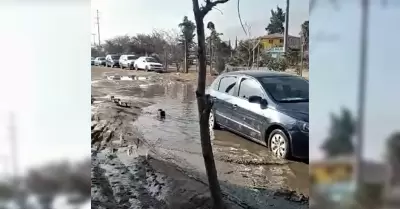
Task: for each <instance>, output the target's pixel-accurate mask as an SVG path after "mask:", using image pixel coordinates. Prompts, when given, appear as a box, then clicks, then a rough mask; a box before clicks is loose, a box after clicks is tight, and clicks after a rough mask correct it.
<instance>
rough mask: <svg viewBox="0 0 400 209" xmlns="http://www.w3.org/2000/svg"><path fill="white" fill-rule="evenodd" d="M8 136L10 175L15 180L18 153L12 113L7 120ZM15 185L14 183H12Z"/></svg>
mask: <svg viewBox="0 0 400 209" xmlns="http://www.w3.org/2000/svg"><path fill="white" fill-rule="evenodd" d="M9 132H10V133H9V134H10V145H11V163H12V175H13V177H15V179H16V178H17V176H18V165H17V164H18V163H17V162H18V157H17V156H18V153H17V139H16V133H15V132H16V130H15V116H14V113H10V118H9ZM14 183H16V181H15V182H14Z"/></svg>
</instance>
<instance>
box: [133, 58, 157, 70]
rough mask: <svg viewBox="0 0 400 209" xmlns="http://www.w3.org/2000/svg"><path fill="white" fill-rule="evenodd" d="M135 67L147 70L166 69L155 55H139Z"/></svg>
mask: <svg viewBox="0 0 400 209" xmlns="http://www.w3.org/2000/svg"><path fill="white" fill-rule="evenodd" d="M134 67H135V69H136V70H138V69H142V70H145V71H158V72H161V71H164V67H163V65H162V64H161V63H159V62H158V61H157V60H156V59H154V58H153V57H139V58H138V59H137V60H136V61H135V66H134Z"/></svg>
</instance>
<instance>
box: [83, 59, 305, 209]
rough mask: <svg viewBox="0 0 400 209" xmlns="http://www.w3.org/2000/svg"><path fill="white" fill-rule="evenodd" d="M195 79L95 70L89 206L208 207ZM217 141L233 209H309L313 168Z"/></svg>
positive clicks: (225, 139)
mask: <svg viewBox="0 0 400 209" xmlns="http://www.w3.org/2000/svg"><path fill="white" fill-rule="evenodd" d="M113 76H114V77H113ZM121 76H122V77H121ZM196 77H197V75H196V73H195V72H191V73H189V74H182V73H174V72H170V73H163V74H159V73H153V72H143V71H129V70H121V69H117V68H114V69H112V68H104V67H92V99H93V103H92V139H91V140H92V142H91V143H92V171H91V172H92V208H155V209H157V208H173V209H175V208H185V209H186V208H188V209H190V208H193V209H194V208H211V199H210V195H209V193H208V186H207V179H206V177H205V170H204V165H203V159H202V154H201V147H200V139H199V132H198V119H197V109H196V108H197V106H196V102H195V96H194V91H195V86H194V83H195V82H196ZM207 80H208V82H210V81H212V77H208V78H207ZM111 96H114V97H116V98H119V99H121V101H126V102H129V104H130V106H129V107H120V106H118V105H117V104H115V103H114V102H112V101H111V100H110V97H111ZM158 109H163V110H165V112H166V115H167V116H166V118H165V119H159V118H157V110H158ZM212 137H213V149H214V154H215V159H216V166H217V171H218V177H219V179H220V182H221V188H222V190H223V194H224V199H225V202H226V204H227V205H228V208H266V207H269V208H282V209H291V208H296V209H297V208H308V164H305V163H302V162H296V161H279V160H276V159H273V157H272V156H271V155H270V154H269V152H268V151H267V149H266V148H265V147H262V146H260V145H258V144H255V143H253V142H250V141H248V140H246V139H243V138H241V137H238V136H236V135H234V134H232V133H229V132H226V131H215V133H214V134H213V136H212Z"/></svg>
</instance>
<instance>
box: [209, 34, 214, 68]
mask: <svg viewBox="0 0 400 209" xmlns="http://www.w3.org/2000/svg"><path fill="white" fill-rule="evenodd" d="M212 56H213V53H212V32H211V34H210V54H209V57H210V58H209V59H210V75H212V60H213V59H212Z"/></svg>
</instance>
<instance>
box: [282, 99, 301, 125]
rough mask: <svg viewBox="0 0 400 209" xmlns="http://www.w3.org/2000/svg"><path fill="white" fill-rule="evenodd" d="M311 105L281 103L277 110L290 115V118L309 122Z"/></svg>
mask: <svg viewBox="0 0 400 209" xmlns="http://www.w3.org/2000/svg"><path fill="white" fill-rule="evenodd" d="M308 104H309V103H308V102H299V103H280V104H279V105H278V106H277V110H279V111H281V112H283V113H285V114H287V115H289V116H290V117H293V118H296V119H298V120H302V121H305V122H308V119H309V105H308Z"/></svg>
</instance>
